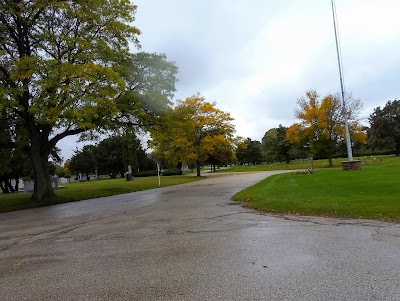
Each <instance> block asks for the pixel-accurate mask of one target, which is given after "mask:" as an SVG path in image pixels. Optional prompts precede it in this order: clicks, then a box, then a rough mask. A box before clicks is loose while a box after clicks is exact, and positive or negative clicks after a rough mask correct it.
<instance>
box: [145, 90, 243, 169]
mask: <svg viewBox="0 0 400 301" xmlns="http://www.w3.org/2000/svg"><path fill="white" fill-rule="evenodd" d="M215 105H216V104H215V103H210V102H207V101H206V100H205V99H204V97H201V96H199V95H195V96H192V97H188V98H186V99H185V100H184V101H178V104H177V105H176V106H175V107H174V108H173V109H172V110H171V112H170V114H167V115H166V116H164V117H161V118H160V119H159V120H158V122H157V124H156V125H155V126H154V127H153V129H152V130H151V138H152V140H151V141H150V146H151V147H152V148H153V149H154V152H153V154H154V155H155V156H157V157H159V158H164V159H166V160H168V161H170V162H173V163H178V162H182V163H185V164H192V163H196V167H197V176H200V164H201V162H204V161H206V160H208V159H209V158H210V157H217V155H219V154H221V153H225V154H226V153H227V152H229V151H231V153H233V150H234V148H235V141H236V140H235V139H234V136H233V135H234V132H235V127H234V125H233V124H232V123H231V122H232V121H233V118H232V117H231V116H230V114H229V113H226V112H223V111H221V110H219V109H217V108H216V107H215Z"/></svg>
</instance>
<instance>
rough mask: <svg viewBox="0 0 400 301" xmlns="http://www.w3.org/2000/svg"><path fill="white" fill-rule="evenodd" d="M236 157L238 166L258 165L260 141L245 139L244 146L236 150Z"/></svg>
mask: <svg viewBox="0 0 400 301" xmlns="http://www.w3.org/2000/svg"><path fill="white" fill-rule="evenodd" d="M236 157H237V159H238V161H239V163H240V164H254V165H256V164H260V163H261V161H262V154H261V143H260V141H257V140H251V139H250V138H247V141H246V143H245V146H244V147H243V146H241V147H238V148H237V150H236Z"/></svg>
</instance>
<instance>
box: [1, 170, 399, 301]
mask: <svg viewBox="0 0 400 301" xmlns="http://www.w3.org/2000/svg"><path fill="white" fill-rule="evenodd" d="M270 174H272V173H271V172H262V173H253V174H216V175H214V176H210V177H209V178H208V179H205V180H202V181H198V182H195V183H189V184H184V185H180V186H172V187H167V188H163V189H157V190H151V191H142V192H138V193H130V194H125V195H120V196H115V197H107V198H101V199H95V200H88V201H83V202H78V203H69V204H62V205H57V206H53V207H48V208H40V209H34V210H24V211H20V212H13V213H6V214H0V299H1V300H400V277H399V274H400V226H399V225H398V224H391V223H383V222H375V221H362V220H356V221H354V220H336V219H324V218H302V217H290V216H272V215H263V214H260V213H257V212H255V211H252V210H249V209H245V208H242V207H241V206H238V205H236V204H235V203H233V202H231V201H230V197H231V196H232V195H233V194H234V193H236V192H238V191H240V190H241V189H243V188H244V187H247V186H249V185H251V184H253V183H255V182H258V181H259V180H261V179H262V178H264V177H266V176H268V175H270Z"/></svg>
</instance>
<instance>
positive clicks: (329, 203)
mask: <svg viewBox="0 0 400 301" xmlns="http://www.w3.org/2000/svg"><path fill="white" fill-rule="evenodd" d="M234 200H238V201H248V202H249V203H248V204H247V206H248V207H250V208H255V209H258V210H263V211H268V212H277V213H290V214H301V215H319V216H333V217H352V218H367V219H379V220H392V221H400V158H399V157H397V158H396V157H394V156H385V157H377V158H371V157H368V158H364V159H363V168H362V170H359V171H343V170H342V169H341V168H330V169H319V170H316V171H315V173H314V174H296V173H289V174H280V175H275V176H272V177H270V178H267V179H265V180H263V181H261V182H260V183H258V184H256V185H254V186H252V187H250V188H248V189H245V190H243V191H241V192H240V193H238V194H237V195H235V196H234Z"/></svg>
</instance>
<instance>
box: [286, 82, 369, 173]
mask: <svg viewBox="0 0 400 301" xmlns="http://www.w3.org/2000/svg"><path fill="white" fill-rule="evenodd" d="M297 103H298V105H299V107H300V108H299V109H297V110H296V113H295V116H296V117H297V118H298V119H299V120H300V122H298V123H295V124H293V125H292V126H291V127H290V128H289V129H288V130H287V132H286V137H287V139H288V140H289V141H290V142H292V143H301V144H304V145H308V146H309V151H310V154H311V155H317V156H320V157H327V158H328V159H329V166H333V164H332V155H333V154H335V152H337V151H338V147H340V146H341V145H343V144H344V142H345V130H344V116H345V115H344V112H343V109H342V103H341V100H340V98H339V97H338V96H337V95H327V96H325V97H324V98H322V99H321V98H320V96H319V95H318V93H317V92H316V91H314V90H310V91H307V92H306V97H301V98H300V99H299V100H298V102H297ZM361 108H362V104H361V102H360V101H359V100H356V99H353V98H352V97H351V96H348V97H347V98H346V114H347V118H348V121H349V131H350V136H351V138H352V141H353V142H360V143H362V144H365V143H366V140H367V135H366V134H365V133H364V132H363V131H362V130H363V127H362V126H361V125H360V122H359V118H358V114H359V112H360V110H361Z"/></svg>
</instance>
